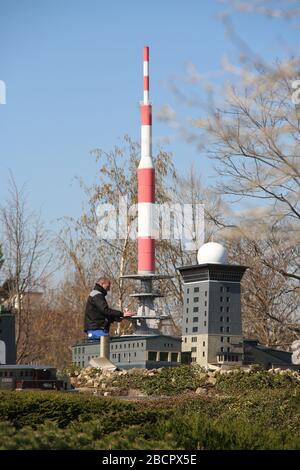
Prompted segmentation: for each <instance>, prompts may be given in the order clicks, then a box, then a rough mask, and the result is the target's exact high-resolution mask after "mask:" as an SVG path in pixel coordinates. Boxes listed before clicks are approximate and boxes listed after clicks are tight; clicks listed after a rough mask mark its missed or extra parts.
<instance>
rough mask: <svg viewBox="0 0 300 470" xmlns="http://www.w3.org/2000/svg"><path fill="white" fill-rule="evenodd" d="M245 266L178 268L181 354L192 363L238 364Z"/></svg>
mask: <svg viewBox="0 0 300 470" xmlns="http://www.w3.org/2000/svg"><path fill="white" fill-rule="evenodd" d="M246 269H247V268H246V267H245V266H238V265H229V264H220V263H218V264H217V263H216V264H214V263H207V264H199V265H192V266H184V267H180V268H178V270H179V272H180V274H181V276H182V279H183V283H184V305H183V318H182V340H183V342H182V351H183V352H184V351H191V355H192V359H191V360H192V362H193V363H197V364H200V365H201V366H204V367H207V366H208V365H209V364H210V365H215V366H221V365H222V364H228V365H229V364H231V365H233V364H239V365H241V364H242V360H243V338H242V321H241V302H240V296H241V290H240V289H241V287H240V283H241V279H242V276H243V274H244V272H245V270H246Z"/></svg>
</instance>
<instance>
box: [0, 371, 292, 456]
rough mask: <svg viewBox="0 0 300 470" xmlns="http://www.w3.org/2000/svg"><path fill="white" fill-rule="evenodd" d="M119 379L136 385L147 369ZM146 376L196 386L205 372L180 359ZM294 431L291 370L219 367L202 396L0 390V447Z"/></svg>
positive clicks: (113, 444)
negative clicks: (222, 370)
mask: <svg viewBox="0 0 300 470" xmlns="http://www.w3.org/2000/svg"><path fill="white" fill-rule="evenodd" d="M188 372H190V373H188ZM174 377H176V379H178V383H177V385H176V384H175V383H174V380H172V379H174ZM160 378H162V379H161V385H159V383H158V382H159V380H160ZM119 379H120V380H123V381H124V382H123V384H124V385H125V384H126V381H128V382H127V383H130V387H133V386H134V387H135V388H141V382H142V381H143V380H144V379H145V377H143V376H142V375H141V374H140V375H139V376H138V374H136V375H134V374H129V375H125V376H119V377H118V380H119ZM148 379H149V382H148V383H147V385H146V386H145V387H147V390H152V391H153V392H154V393H159V392H158V390H166V391H168V393H170V391H171V392H172V393H175V392H174V389H175V387H177V390H181V391H186V390H191V389H193V388H194V387H196V386H197V385H198V384H199V381H200V382H202V380H203V374H202V372H201V371H200V370H199V369H197V368H190V369H189V368H185V367H184V368H178V369H174V370H171V369H166V371H164V370H163V371H161V372H160V373H158V374H156V375H154V376H150V377H148ZM151 380H152V381H153V383H152V385H151V386H150V384H151ZM135 381H136V382H135ZM168 381H169V382H171V383H169V384H168ZM137 384H138V387H137ZM184 384H186V386H185V387H184ZM160 393H161V392H160ZM299 431H300V388H299V386H298V381H297V378H296V377H294V376H293V375H292V374H287V375H275V374H270V373H268V372H265V371H255V373H254V372H253V373H252V372H251V373H249V374H245V373H242V372H239V371H238V372H235V373H232V374H228V375H222V376H221V375H219V376H218V377H217V383H216V386H215V387H213V386H212V385H211V384H210V387H209V388H208V393H207V394H206V395H205V396H204V397H202V396H197V395H195V394H181V395H180V394H178V395H177V396H175V394H174V395H173V396H172V398H171V399H166V398H165V399H158V400H157V399H151V400H149V399H144V400H143V401H142V402H131V403H129V402H126V401H120V400H115V399H112V398H103V397H95V396H90V395H83V394H68V393H58V392H1V393H0V450H2V449H122V450H125V449H170V450H180V449H186V450H196V449H205V450H221V449H226V450H227V449H300V432H299Z"/></svg>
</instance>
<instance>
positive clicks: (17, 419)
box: [0, 392, 154, 430]
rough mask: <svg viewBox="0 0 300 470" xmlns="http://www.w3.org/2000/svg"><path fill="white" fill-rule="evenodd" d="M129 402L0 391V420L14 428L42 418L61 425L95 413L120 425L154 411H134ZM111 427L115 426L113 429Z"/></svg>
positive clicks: (70, 395) (146, 418)
mask: <svg viewBox="0 0 300 470" xmlns="http://www.w3.org/2000/svg"><path fill="white" fill-rule="evenodd" d="M135 410H136V406H135V405H134V404H132V403H123V402H120V401H117V400H113V399H111V400H107V399H105V398H102V397H93V396H89V395H88V396H86V395H85V396H82V395H80V394H66V393H56V392H0V420H1V421H9V422H11V423H12V424H13V425H14V426H15V427H16V428H22V427H23V426H27V425H28V426H38V425H40V424H42V423H44V422H45V421H52V422H55V423H57V425H58V426H59V427H61V428H64V427H66V426H68V425H69V424H70V423H72V422H74V421H77V420H81V421H88V420H91V419H94V418H95V417H99V418H103V419H106V420H107V423H108V426H111V423H117V425H122V423H123V421H124V422H125V423H126V424H136V423H137V422H138V423H139V422H141V421H142V422H143V421H147V420H152V419H153V417H154V413H152V412H147V413H143V412H140V413H137V412H136V411H135ZM113 430H114V429H113Z"/></svg>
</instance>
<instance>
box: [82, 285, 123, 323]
mask: <svg viewBox="0 0 300 470" xmlns="http://www.w3.org/2000/svg"><path fill="white" fill-rule="evenodd" d="M106 294H107V291H106V290H105V289H104V288H103V287H102V286H100V285H99V284H95V287H94V289H93V290H92V292H91V293H90V295H89V297H88V299H87V303H86V307H85V315H84V331H87V330H99V329H105V330H107V331H108V330H109V326H110V324H111V323H113V322H114V321H121V320H122V318H123V313H122V312H120V311H119V310H113V309H112V308H109V306H108V305H107V302H106V300H105V296H106Z"/></svg>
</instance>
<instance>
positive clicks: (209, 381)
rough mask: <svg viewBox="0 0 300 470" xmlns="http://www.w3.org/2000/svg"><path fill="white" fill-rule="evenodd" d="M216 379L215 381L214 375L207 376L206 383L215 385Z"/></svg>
mask: <svg viewBox="0 0 300 470" xmlns="http://www.w3.org/2000/svg"><path fill="white" fill-rule="evenodd" d="M216 381H217V379H216V377H213V376H209V377H208V379H207V383H209V384H212V385H215V383H216Z"/></svg>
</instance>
